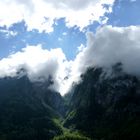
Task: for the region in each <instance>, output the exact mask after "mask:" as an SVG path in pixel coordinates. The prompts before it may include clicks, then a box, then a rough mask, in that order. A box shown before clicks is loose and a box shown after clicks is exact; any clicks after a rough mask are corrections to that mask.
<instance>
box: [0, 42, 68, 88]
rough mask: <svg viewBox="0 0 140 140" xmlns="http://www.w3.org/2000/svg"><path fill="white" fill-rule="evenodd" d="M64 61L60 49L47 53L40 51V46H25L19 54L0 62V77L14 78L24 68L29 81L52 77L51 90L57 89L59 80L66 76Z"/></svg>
mask: <svg viewBox="0 0 140 140" xmlns="http://www.w3.org/2000/svg"><path fill="white" fill-rule="evenodd" d="M65 61H66V58H65V55H64V53H63V52H62V50H61V49H60V48H58V49H51V50H50V51H49V50H46V49H42V47H41V45H38V46H27V47H26V48H24V49H22V51H21V52H16V53H15V54H11V55H10V56H9V57H8V58H4V59H2V60H0V77H5V76H11V77H14V76H16V73H17V72H18V71H19V70H20V69H21V68H24V69H26V71H27V75H28V77H29V79H30V80H31V81H38V80H39V78H42V77H43V78H44V79H48V77H49V76H52V78H53V80H54V85H53V88H55V89H59V82H60V80H61V81H62V80H63V79H64V77H65V76H66V65H65ZM60 66H61V67H60ZM57 86H58V87H57Z"/></svg>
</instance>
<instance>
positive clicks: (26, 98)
mask: <svg viewBox="0 0 140 140" xmlns="http://www.w3.org/2000/svg"><path fill="white" fill-rule="evenodd" d="M50 84H51V82H50V81H49V80H48V81H45V82H35V83H32V82H30V80H29V79H28V77H27V76H26V74H25V75H22V76H17V77H13V78H11V77H5V78H1V79H0V140H50V139H52V138H53V137H54V136H57V135H60V134H62V128H61V127H60V126H59V125H58V124H57V123H56V121H55V120H57V119H59V118H61V115H60V114H61V113H62V111H63V108H64V107H63V104H64V100H63V99H62V97H61V95H60V94H59V93H57V92H55V91H52V90H50V89H49V85H50Z"/></svg>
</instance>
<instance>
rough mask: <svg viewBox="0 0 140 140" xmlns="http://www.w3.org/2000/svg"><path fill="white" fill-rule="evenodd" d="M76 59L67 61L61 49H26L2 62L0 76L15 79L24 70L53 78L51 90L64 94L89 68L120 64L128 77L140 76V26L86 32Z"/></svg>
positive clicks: (32, 77) (34, 78)
mask: <svg viewBox="0 0 140 140" xmlns="http://www.w3.org/2000/svg"><path fill="white" fill-rule="evenodd" d="M81 46H82V47H80V49H79V51H78V54H77V56H76V58H75V60H73V61H72V60H71V61H68V60H67V59H66V56H65V54H64V53H63V51H62V49H61V48H57V49H51V50H47V49H43V48H42V47H41V45H38V46H27V47H26V48H24V49H22V51H20V52H16V53H15V54H12V55H10V56H9V57H8V58H3V59H2V60H0V77H5V76H11V77H14V76H16V74H17V72H18V71H19V70H20V69H21V68H24V69H26V71H27V75H28V77H29V79H30V80H31V81H32V82H34V81H38V80H40V78H43V79H46V80H47V79H48V78H49V76H51V77H52V79H53V82H54V84H53V85H52V87H51V88H53V89H55V90H56V91H59V92H60V93H61V94H62V95H64V94H65V93H67V92H68V91H69V90H70V88H71V86H72V83H73V82H79V80H80V75H81V74H83V73H84V72H85V71H86V70H87V68H88V67H106V68H109V67H112V65H114V64H116V63H118V62H121V63H122V66H123V70H124V71H125V72H126V73H128V74H133V75H136V76H140V61H139V60H140V27H139V26H130V27H112V26H104V27H101V28H99V29H97V31H96V34H93V33H92V32H88V33H87V44H86V46H83V45H81Z"/></svg>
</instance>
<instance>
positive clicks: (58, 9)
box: [0, 0, 115, 32]
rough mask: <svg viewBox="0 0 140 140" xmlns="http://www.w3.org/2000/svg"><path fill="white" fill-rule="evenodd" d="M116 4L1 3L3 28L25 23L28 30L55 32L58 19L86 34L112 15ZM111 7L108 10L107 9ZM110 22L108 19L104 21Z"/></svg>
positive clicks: (87, 0) (86, 0)
mask: <svg viewBox="0 0 140 140" xmlns="http://www.w3.org/2000/svg"><path fill="white" fill-rule="evenodd" d="M114 1H115V0H59V1H57V0H28V1H26V0H20V1H19V0H12V1H11V0H5V1H3V0H0V9H1V10H0V26H5V25H6V26H7V27H9V26H11V25H12V24H14V23H17V22H21V21H25V23H26V25H27V27H28V30H32V29H37V30H39V32H42V31H45V32H52V31H53V24H54V23H55V21H56V20H57V19H60V18H65V22H66V25H67V27H73V26H77V27H79V28H80V30H82V29H83V28H84V27H86V26H88V25H90V24H92V23H93V21H99V22H100V23H101V22H104V21H102V20H101V18H100V17H102V16H104V15H105V13H107V12H112V6H113V3H114ZM104 4H107V5H109V8H108V9H107V8H105V7H104V6H103V5H104ZM104 19H105V20H107V18H104Z"/></svg>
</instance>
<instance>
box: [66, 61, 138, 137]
mask: <svg viewBox="0 0 140 140" xmlns="http://www.w3.org/2000/svg"><path fill="white" fill-rule="evenodd" d="M81 78H82V81H81V83H80V84H78V85H76V86H75V89H74V93H73V95H72V98H71V99H70V104H69V113H68V114H67V117H66V120H65V122H64V126H66V127H69V128H72V129H73V130H75V129H78V130H80V131H82V132H83V133H84V134H86V135H87V136H89V137H90V138H91V139H95V140H96V139H97V140H138V139H140V80H139V78H137V77H135V76H132V75H128V74H126V73H124V72H123V71H122V69H121V64H120V63H118V64H116V65H114V66H113V67H112V71H111V72H110V74H107V73H105V72H104V71H103V69H102V68H89V69H88V70H87V72H86V73H85V74H83V75H82V76H81Z"/></svg>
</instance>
